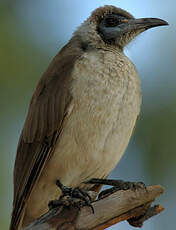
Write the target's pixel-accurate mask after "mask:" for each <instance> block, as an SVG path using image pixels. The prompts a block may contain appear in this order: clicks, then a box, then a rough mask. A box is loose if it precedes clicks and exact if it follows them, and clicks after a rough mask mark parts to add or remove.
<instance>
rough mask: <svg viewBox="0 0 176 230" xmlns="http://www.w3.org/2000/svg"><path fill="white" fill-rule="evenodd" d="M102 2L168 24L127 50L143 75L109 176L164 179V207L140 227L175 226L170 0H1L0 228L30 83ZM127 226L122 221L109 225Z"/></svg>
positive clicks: (174, 32) (175, 78)
mask: <svg viewBox="0 0 176 230" xmlns="http://www.w3.org/2000/svg"><path fill="white" fill-rule="evenodd" d="M105 4H113V5H116V6H118V7H121V8H124V9H126V10H128V11H130V12H131V13H132V14H133V15H134V16H135V17H160V18H163V19H165V20H167V21H168V22H169V24H170V26H169V27H159V28H154V29H151V30H149V31H147V32H145V33H143V34H142V35H140V36H139V37H138V38H137V39H135V41H133V42H132V43H131V44H130V45H128V47H127V48H126V50H125V53H126V54H127V55H128V56H129V57H130V58H131V60H132V61H133V62H134V63H135V65H136V67H137V69H138V71H139V74H140V76H141V80H142V90H143V105H142V112H141V116H140V119H139V120H138V124H137V128H136V132H135V134H134V136H133V138H132V139H131V142H130V145H129V147H128V149H127V151H126V153H125V155H124V156H123V158H122V160H121V161H120V163H119V164H118V166H117V167H116V169H115V170H114V171H113V174H112V175H111V176H112V177H113V178H121V179H125V180H133V181H134V180H136V181H138V180H139V181H141V180H142V181H144V182H145V183H146V184H147V185H148V184H162V185H163V186H164V187H165V188H166V193H165V194H164V195H163V196H162V197H161V198H160V199H159V202H160V203H161V204H162V205H164V207H165V208H166V210H165V211H164V212H163V213H162V214H160V215H159V216H157V217H154V218H152V219H151V220H149V221H147V222H146V223H145V225H144V227H143V229H144V230H154V229H155V230H156V229H159V230H165V229H166V228H167V229H174V228H175V218H174V217H175V214H174V213H175V208H176V198H175V195H176V180H175V176H176V165H175V161H176V154H175V151H176V102H175V99H176V74H175V73H176V61H175V58H176V42H175V41H176V18H175V10H176V3H175V0H167V1H160V0H155V1H153V0H133V1H131V0H118V1H117V0H89V1H82V0H74V1H71V0H64V1H62V0H52V1H49V0H37V1H36V0H30V1H23V0H13V1H11V0H0V230H1V229H2V230H4V229H8V225H9V219H10V212H11V206H12V191H13V187H12V173H13V164H14V160H15V151H16V145H17V141H18V138H19V134H20V130H21V129H22V126H23V122H24V119H25V116H26V112H27V108H28V104H29V100H30V98H31V95H32V92H33V90H34V88H35V86H36V83H37V82H38V80H39V78H40V76H41V74H42V73H43V72H44V71H45V69H46V67H47V65H48V63H49V62H50V60H51V59H52V58H53V56H54V55H55V54H56V53H57V52H58V51H59V49H60V48H61V47H62V46H63V45H64V44H65V43H66V42H67V41H68V40H69V38H70V37H71V35H72V32H73V31H74V30H75V29H76V27H77V26H79V25H80V23H81V22H82V21H83V20H85V19H86V18H87V17H88V16H89V15H90V12H91V11H92V10H94V9H95V8H96V7H98V6H103V5H105ZM132 228H133V227H131V226H129V225H128V224H127V223H126V222H124V223H120V224H118V225H117V226H114V227H112V228H111V229H120V230H123V229H132Z"/></svg>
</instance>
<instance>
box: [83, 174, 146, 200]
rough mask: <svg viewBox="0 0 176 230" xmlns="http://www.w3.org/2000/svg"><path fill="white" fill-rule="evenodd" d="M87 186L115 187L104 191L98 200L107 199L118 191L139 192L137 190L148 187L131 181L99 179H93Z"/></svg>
mask: <svg viewBox="0 0 176 230" xmlns="http://www.w3.org/2000/svg"><path fill="white" fill-rule="evenodd" d="M84 183H86V184H100V185H110V186H113V187H112V188H109V189H106V190H104V191H102V192H101V193H100V194H99V196H98V199H101V198H103V197H106V196H108V195H110V194H112V193H114V192H116V191H119V190H128V189H132V190H137V189H145V190H146V191H147V189H146V186H145V184H144V183H143V182H130V181H123V180H110V179H97V178H93V179H91V180H89V181H86V182H84Z"/></svg>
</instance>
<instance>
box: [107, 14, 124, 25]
mask: <svg viewBox="0 0 176 230" xmlns="http://www.w3.org/2000/svg"><path fill="white" fill-rule="evenodd" d="M119 22H120V21H119V19H118V18H117V17H115V16H113V15H111V16H108V17H107V18H105V20H104V24H105V26H106V27H113V26H117V25H118V24H119Z"/></svg>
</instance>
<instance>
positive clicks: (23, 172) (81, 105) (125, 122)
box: [10, 6, 166, 230]
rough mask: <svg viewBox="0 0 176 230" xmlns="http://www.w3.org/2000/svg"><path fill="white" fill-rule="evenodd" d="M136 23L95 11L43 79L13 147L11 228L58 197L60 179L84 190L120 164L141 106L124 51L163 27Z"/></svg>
mask: <svg viewBox="0 0 176 230" xmlns="http://www.w3.org/2000/svg"><path fill="white" fill-rule="evenodd" d="M136 21H137V20H135V19H134V17H133V16H132V15H130V14H129V13H128V12H126V11H124V10H122V9H119V8H116V7H114V6H105V7H101V8H98V9H97V10H95V11H94V12H93V13H92V15H91V17H90V18H88V19H87V20H86V21H85V22H84V23H83V25H81V26H80V27H79V28H78V30H77V31H76V32H75V34H74V35H73V37H72V39H71V40H70V41H69V43H68V44H67V45H66V46H65V47H64V48H63V49H62V50H61V51H60V52H59V53H58V54H57V55H56V57H55V58H54V59H53V61H52V62H51V64H50V65H49V67H48V69H47V71H46V72H45V73H44V74H43V76H42V78H41V79H40V81H39V83H38V85H37V87H36V89H35V92H34V94H33V97H32V99H31V103H30V106H29V111H28V115H27V118H26V121H25V124H24V128H23V130H22V133H21V136H20V140H19V144H18V148H17V155H16V161H15V168H14V201H13V212H12V219H11V226H10V230H17V229H21V227H22V226H25V225H26V224H29V223H30V222H31V221H33V220H34V219H35V218H37V217H39V216H40V215H41V214H43V213H44V212H45V211H46V210H47V203H48V201H49V200H52V199H54V198H56V197H57V196H59V194H60V193H59V191H58V188H57V187H56V186H55V180H56V179H57V178H58V179H60V180H61V182H62V183H64V184H65V185H67V186H73V187H75V186H81V187H83V188H86V187H84V186H83V184H82V182H83V181H84V180H85V179H91V177H100V178H105V177H107V176H108V175H109V173H110V172H111V170H112V169H113V167H114V166H115V165H116V163H117V162H118V161H119V160H120V157H121V156H122V154H123V152H124V150H125V148H126V146H127V144H128V142H129V139H130V136H131V133H132V130H133V128H134V125H135V121H136V118H137V116H138V114H139V110H140V104H141V94H140V82H139V79H138V74H137V71H136V69H135V67H134V65H133V64H132V63H131V62H130V61H129V60H128V58H127V57H125V56H124V54H123V47H124V46H125V45H126V44H127V43H128V42H130V41H131V40H132V39H133V38H134V37H135V36H136V35H137V34H139V33H141V32H143V31H144V30H146V29H148V28H151V27H154V26H159V25H166V22H164V21H162V20H159V19H153V20H151V19H150V20H148V22H146V21H145V24H144V21H139V20H138V23H137V24H136ZM152 23H153V24H152ZM139 25H140V26H139ZM115 28H117V30H115ZM69 154H70V155H69ZM91 165H92V166H91ZM50 189H51V192H49V191H50ZM86 189H88V188H86ZM57 194H58V195H57ZM38 197H41V200H40V199H39V200H38ZM36 200H37V204H36V203H35V202H34V201H36Z"/></svg>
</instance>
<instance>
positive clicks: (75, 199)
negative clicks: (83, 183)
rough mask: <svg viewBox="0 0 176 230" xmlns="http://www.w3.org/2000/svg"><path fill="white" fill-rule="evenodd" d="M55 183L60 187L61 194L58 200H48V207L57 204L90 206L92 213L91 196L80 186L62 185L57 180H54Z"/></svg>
mask: <svg viewBox="0 0 176 230" xmlns="http://www.w3.org/2000/svg"><path fill="white" fill-rule="evenodd" d="M56 185H57V186H58V187H59V188H60V189H61V191H62V195H61V196H60V198H59V200H53V201H50V202H49V204H48V206H49V208H50V209H52V208H55V207H57V206H61V205H64V206H74V207H77V208H78V209H80V208H81V207H83V206H88V207H90V208H91V210H92V213H94V208H93V206H92V204H91V200H92V199H91V197H90V195H89V194H88V192H86V191H84V190H82V189H80V188H70V187H66V186H64V185H63V184H62V183H61V182H60V181H59V180H57V181H56Z"/></svg>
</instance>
